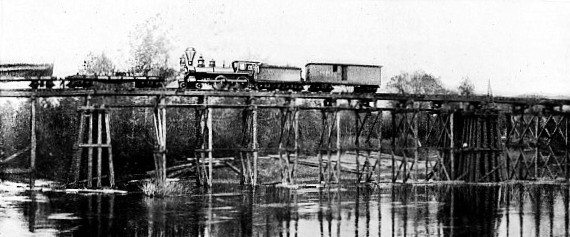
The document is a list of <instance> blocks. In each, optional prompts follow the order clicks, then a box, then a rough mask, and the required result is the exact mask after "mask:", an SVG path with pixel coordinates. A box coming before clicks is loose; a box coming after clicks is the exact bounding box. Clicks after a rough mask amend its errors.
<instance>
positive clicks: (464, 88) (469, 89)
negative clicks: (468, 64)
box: [457, 77, 475, 96]
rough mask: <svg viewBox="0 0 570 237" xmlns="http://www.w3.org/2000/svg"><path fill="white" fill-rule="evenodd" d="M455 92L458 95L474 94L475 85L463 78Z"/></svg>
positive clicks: (467, 78)
mask: <svg viewBox="0 0 570 237" xmlns="http://www.w3.org/2000/svg"><path fill="white" fill-rule="evenodd" d="M457 91H458V92H459V94H460V95H464V96H470V95H473V94H475V85H473V83H472V82H471V80H469V77H463V80H462V81H461V83H460V84H459V86H458V87H457Z"/></svg>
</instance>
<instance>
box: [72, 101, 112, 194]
mask: <svg viewBox="0 0 570 237" xmlns="http://www.w3.org/2000/svg"><path fill="white" fill-rule="evenodd" d="M89 100H90V98H88V99H87V100H86V105H87V106H84V107H81V108H80V109H79V121H78V122H79V129H78V130H79V131H78V133H77V140H76V141H75V147H74V154H73V160H72V164H71V170H72V171H71V173H72V174H73V178H72V180H69V181H71V184H73V185H74V186H78V185H79V183H80V182H82V181H80V180H79V178H80V174H81V163H82V161H81V160H82V155H83V151H84V150H85V149H87V159H86V162H85V163H86V164H87V174H86V176H87V177H86V180H85V181H86V183H87V187H88V188H93V179H95V180H96V183H95V187H97V188H101V187H102V186H103V184H102V182H103V178H104V176H103V158H104V154H105V153H106V154H107V162H108V165H107V167H108V171H107V178H108V180H109V186H110V187H114V186H115V170H114V166H113V150H112V145H111V122H110V115H109V112H108V110H107V109H106V108H105V106H104V105H102V106H101V107H100V108H95V107H94V106H91V105H89ZM85 121H87V124H88V125H87V126H88V129H87V131H85ZM95 123H97V124H95ZM94 129H97V133H94ZM86 132H87V134H85V133H86ZM86 135H87V143H85V136H86ZM94 138H95V139H97V142H96V143H93V140H94ZM95 148H96V151H97V159H96V161H95V163H96V167H95V168H96V170H95V171H96V176H95V177H93V163H94V162H93V151H94V149H95ZM105 151H106V152H105Z"/></svg>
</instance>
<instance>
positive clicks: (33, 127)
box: [30, 96, 37, 189]
mask: <svg viewBox="0 0 570 237" xmlns="http://www.w3.org/2000/svg"><path fill="white" fill-rule="evenodd" d="M36 104H37V101H36V97H35V96H32V98H31V99H30V107H31V108H30V110H31V111H30V113H31V116H30V125H31V128H30V129H31V138H30V143H31V144H30V189H33V188H34V186H35V184H36V145H37V144H36V143H37V142H36Z"/></svg>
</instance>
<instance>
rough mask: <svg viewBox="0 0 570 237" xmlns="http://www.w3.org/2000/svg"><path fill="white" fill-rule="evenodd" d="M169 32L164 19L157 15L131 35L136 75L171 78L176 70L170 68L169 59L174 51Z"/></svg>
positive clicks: (132, 62)
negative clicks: (152, 74) (154, 75)
mask: <svg viewBox="0 0 570 237" xmlns="http://www.w3.org/2000/svg"><path fill="white" fill-rule="evenodd" d="M168 35H169V31H168V30H167V29H165V27H164V24H163V21H162V18H161V17H160V15H156V16H154V17H151V18H149V19H147V20H146V21H145V22H144V23H142V24H139V25H137V26H136V27H135V29H134V30H133V31H131V33H130V48H131V49H130V50H131V57H132V59H131V66H132V68H133V71H134V72H135V73H142V74H144V75H148V73H149V72H153V73H155V74H158V75H159V76H171V75H173V74H174V72H175V70H174V69H171V68H169V67H168V57H169V54H170V50H171V49H172V47H171V43H170V39H169V37H168Z"/></svg>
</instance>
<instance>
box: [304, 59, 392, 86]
mask: <svg viewBox="0 0 570 237" xmlns="http://www.w3.org/2000/svg"><path fill="white" fill-rule="evenodd" d="M305 67H306V77H305V79H306V81H307V83H308V84H310V85H311V87H313V88H318V89H320V88H327V86H330V85H347V86H353V87H354V90H355V92H374V91H376V89H377V88H378V87H379V86H380V81H381V74H382V66H379V65H358V64H342V63H308V64H307V65H306V66H305Z"/></svg>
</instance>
